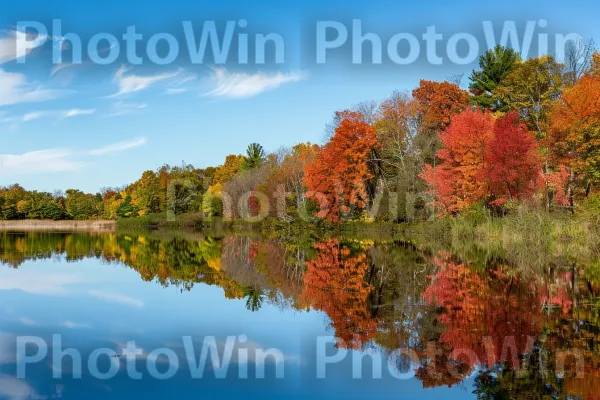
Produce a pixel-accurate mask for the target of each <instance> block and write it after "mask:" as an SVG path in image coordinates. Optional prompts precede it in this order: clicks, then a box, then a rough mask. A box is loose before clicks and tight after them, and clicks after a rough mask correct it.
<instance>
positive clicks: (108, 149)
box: [89, 136, 148, 156]
mask: <svg viewBox="0 0 600 400" xmlns="http://www.w3.org/2000/svg"><path fill="white" fill-rule="evenodd" d="M147 141H148V139H146V138H145V137H143V136H142V137H139V138H135V139H132V140H125V141H123V142H117V143H113V144H109V145H108V146H104V147H99V148H97V149H93V150H90V152H89V154H90V155H92V156H103V155H105V154H110V153H118V152H121V151H125V150H131V149H135V148H136V147H140V146H143V145H145V144H146V142H147Z"/></svg>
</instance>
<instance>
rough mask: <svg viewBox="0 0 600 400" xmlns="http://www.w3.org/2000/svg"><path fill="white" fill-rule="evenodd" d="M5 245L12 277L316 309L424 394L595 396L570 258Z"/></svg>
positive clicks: (68, 241)
mask: <svg viewBox="0 0 600 400" xmlns="http://www.w3.org/2000/svg"><path fill="white" fill-rule="evenodd" d="M0 239H1V243H2V247H0V262H1V263H3V264H5V265H7V266H8V267H12V268H19V267H20V266H21V265H22V264H23V263H24V262H25V261H27V260H37V259H44V258H46V259H47V258H52V257H59V258H62V259H65V260H67V261H77V260H81V259H83V258H87V257H95V258H98V259H101V260H103V261H105V262H106V263H108V264H112V263H120V264H124V265H127V266H129V267H131V268H132V269H134V270H135V271H137V272H138V274H139V275H140V277H141V278H142V279H143V280H145V281H148V282H156V283H158V284H161V285H163V286H165V287H168V286H175V287H177V288H178V289H180V290H181V291H182V292H186V291H188V290H192V289H193V288H194V286H195V285H197V284H199V283H201V284H206V285H216V286H219V287H221V288H222V289H223V291H224V295H225V296H226V297H227V298H231V299H238V300H241V305H242V307H243V305H244V304H245V306H246V308H247V309H248V310H249V311H258V310H260V309H261V307H266V306H276V307H279V308H283V309H285V308H293V309H296V310H299V311H305V310H307V309H310V308H313V309H315V310H319V311H322V312H324V313H325V314H326V315H327V317H328V319H329V321H330V327H331V329H332V330H333V334H334V335H335V337H336V338H337V340H338V345H339V346H341V347H345V348H348V349H363V348H365V347H371V348H375V349H377V350H381V351H382V352H387V353H389V354H391V353H393V352H395V351H397V350H399V349H409V350H412V351H413V352H414V353H415V354H416V355H417V356H418V358H419V360H420V366H418V368H417V370H416V377H417V378H418V379H419V380H420V381H421V382H422V385H423V387H425V388H429V387H436V386H452V385H456V384H459V383H461V382H463V381H464V380H465V378H467V377H469V376H473V375H474V378H475V379H474V385H475V386H474V389H475V392H474V394H475V395H476V396H477V397H478V398H481V399H531V398H541V399H544V398H565V399H567V398H568V399H571V398H581V399H596V398H599V396H598V393H600V308H599V306H600V302H599V301H598V299H599V298H600V296H599V294H600V293H599V290H598V288H599V287H600V284H598V282H600V278H598V276H600V272H599V271H600V268H599V267H598V265H596V264H593V265H578V264H575V263H573V262H572V261H571V260H569V261H570V262H569V263H565V265H563V266H561V265H554V264H553V265H550V266H546V267H545V268H544V269H540V270H537V273H536V274H531V273H528V274H525V273H524V272H523V271H522V270H521V269H518V268H515V267H514V266H512V265H511V264H510V263H509V262H507V261H506V259H504V258H501V257H500V256H495V257H491V256H488V257H482V258H478V259H477V260H476V261H473V259H459V258H457V257H455V255H454V254H453V253H450V252H444V251H442V252H437V253H435V254H431V253H429V252H428V250H427V249H425V248H422V247H418V246H416V245H414V244H409V243H403V242H394V241H378V242H377V243H375V242H373V241H370V240H364V239H363V240H359V239H355V238H345V239H341V238H332V239H319V240H315V239H314V238H313V237H312V236H310V237H299V238H296V239H294V240H289V239H287V240H284V239H282V238H277V237H274V238H270V239H264V238H261V237H258V236H244V235H229V236H225V237H224V238H219V237H209V236H205V235H203V234H201V233H181V232H180V233H178V234H165V233H161V232H155V233H144V234H138V233H135V234H116V233H112V234H85V233H77V234H69V233H61V234H49V233H28V234H7V233H0ZM599 265H600V264H599ZM529 272H530V271H529Z"/></svg>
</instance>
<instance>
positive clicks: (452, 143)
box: [421, 110, 494, 213]
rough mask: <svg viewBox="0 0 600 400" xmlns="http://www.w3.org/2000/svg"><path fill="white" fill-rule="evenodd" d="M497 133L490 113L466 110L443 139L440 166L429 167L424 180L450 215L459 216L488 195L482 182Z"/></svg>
mask: <svg viewBox="0 0 600 400" xmlns="http://www.w3.org/2000/svg"><path fill="white" fill-rule="evenodd" d="M493 129H494V120H493V117H492V115H491V114H490V113H483V112H482V111H480V110H466V111H463V112H462V113H460V114H457V115H455V116H454V117H453V118H452V121H451V123H450V126H449V127H448V129H446V130H445V131H444V132H442V133H441V134H440V135H439V137H440V141H441V143H442V146H443V148H442V149H441V150H439V151H438V152H437V154H436V156H437V158H438V159H439V160H440V163H439V164H438V165H437V166H435V167H433V166H431V165H427V166H425V169H424V170H423V173H422V175H421V177H422V178H423V179H425V181H426V182H427V183H428V184H429V185H430V187H431V192H432V194H433V195H434V196H435V197H436V199H437V202H438V203H440V205H441V206H442V208H443V209H444V210H446V211H447V212H450V213H454V212H458V211H460V210H462V209H464V208H466V207H468V206H470V205H472V204H473V203H475V202H477V201H478V200H479V199H481V198H482V197H483V196H484V195H485V193H486V190H487V185H486V182H485V181H484V180H481V179H479V178H480V174H481V171H482V170H483V169H484V167H485V164H484V163H485V153H486V151H487V147H488V144H489V142H490V141H491V140H492V138H493Z"/></svg>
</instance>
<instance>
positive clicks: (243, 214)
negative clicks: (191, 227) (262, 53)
mask: <svg viewBox="0 0 600 400" xmlns="http://www.w3.org/2000/svg"><path fill="white" fill-rule="evenodd" d="M462 80H463V76H462V75H459V76H453V77H449V78H448V79H447V80H446V81H443V82H434V81H427V80H421V81H420V83H419V86H418V87H417V88H415V89H414V90H412V92H401V91H397V92H394V93H392V94H391V95H390V96H389V97H388V98H386V99H384V100H382V101H379V102H375V101H365V102H362V103H360V104H357V105H355V106H354V107H352V108H351V109H348V110H342V111H337V112H335V113H334V116H333V119H332V121H331V122H330V123H329V124H328V125H327V126H326V128H325V137H326V139H325V142H324V143H323V144H321V145H318V144H311V143H300V144H297V145H295V146H293V147H291V148H281V149H278V150H276V151H273V152H270V153H267V152H266V151H265V150H264V149H263V147H262V146H261V145H260V144H258V143H251V144H250V145H249V146H248V148H247V151H246V154H244V155H240V154H232V155H228V156H227V157H226V158H225V160H224V161H223V164H222V165H220V166H216V167H207V168H197V167H194V166H193V165H189V164H186V163H183V164H182V165H180V166H170V165H164V166H162V167H160V168H159V169H157V170H155V171H153V170H148V171H146V172H144V173H143V174H142V176H141V177H140V178H139V179H138V180H137V181H135V182H133V183H131V184H129V185H127V186H126V187H121V188H105V189H102V191H101V192H99V193H95V194H92V193H84V192H82V191H80V190H77V189H70V190H67V191H66V192H64V193H63V192H55V193H46V192H38V191H28V190H26V189H25V188H23V187H21V186H20V185H18V184H14V185H12V186H6V187H1V188H0V219H4V220H15V219H54V220H60V219H76V220H84V219H95V218H97V219H122V218H132V217H139V216H145V215H151V214H159V213H173V214H185V213H197V214H199V215H200V216H201V217H203V218H212V217H224V218H228V219H238V218H239V219H247V218H250V219H252V218H255V217H257V216H261V217H273V218H278V219H280V220H284V221H286V222H294V221H299V220H301V219H303V220H310V221H313V220H322V221H326V222H331V223H338V222H341V221H365V222H374V221H390V222H402V221H413V220H427V219H435V218H444V217H448V216H459V215H464V214H467V213H470V212H473V210H485V211H486V212H487V213H489V214H490V215H494V216H503V215H506V214H508V213H510V212H511V210H513V209H515V207H517V206H520V205H526V206H527V207H535V208H536V209H539V210H543V212H546V213H563V214H564V213H566V214H575V213H577V212H579V210H582V209H583V210H585V209H586V208H590V207H598V209H600V206H599V205H600V186H599V183H600V53H598V52H597V51H595V50H594V46H593V44H592V43H578V44H576V45H573V46H571V48H570V50H569V52H568V54H567V57H566V60H565V62H564V63H559V62H557V61H556V60H555V59H554V58H553V57H552V56H549V55H544V56H540V57H538V58H532V59H528V60H522V59H521V58H520V56H519V55H518V54H517V53H516V52H515V51H514V50H512V49H509V48H504V47H500V46H498V47H496V48H495V49H493V50H490V51H488V52H487V53H486V54H484V55H483V56H481V58H480V60H479V68H478V69H476V70H474V71H472V72H471V73H470V76H469V78H468V80H469V82H468V90H465V89H463V88H461V83H462Z"/></svg>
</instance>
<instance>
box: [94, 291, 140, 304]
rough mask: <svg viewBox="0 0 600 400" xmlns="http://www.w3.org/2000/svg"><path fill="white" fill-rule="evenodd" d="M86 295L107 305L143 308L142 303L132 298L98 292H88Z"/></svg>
mask: <svg viewBox="0 0 600 400" xmlns="http://www.w3.org/2000/svg"><path fill="white" fill-rule="evenodd" d="M88 294H89V295H90V296H92V297H95V298H97V299H100V300H104V301H107V302H109V303H115V304H121V305H125V306H130V307H135V308H143V307H144V302H143V301H141V300H138V299H134V298H133V297H128V296H124V295H122V294H117V293H109V292H103V291H100V290H90V291H89V292H88Z"/></svg>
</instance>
